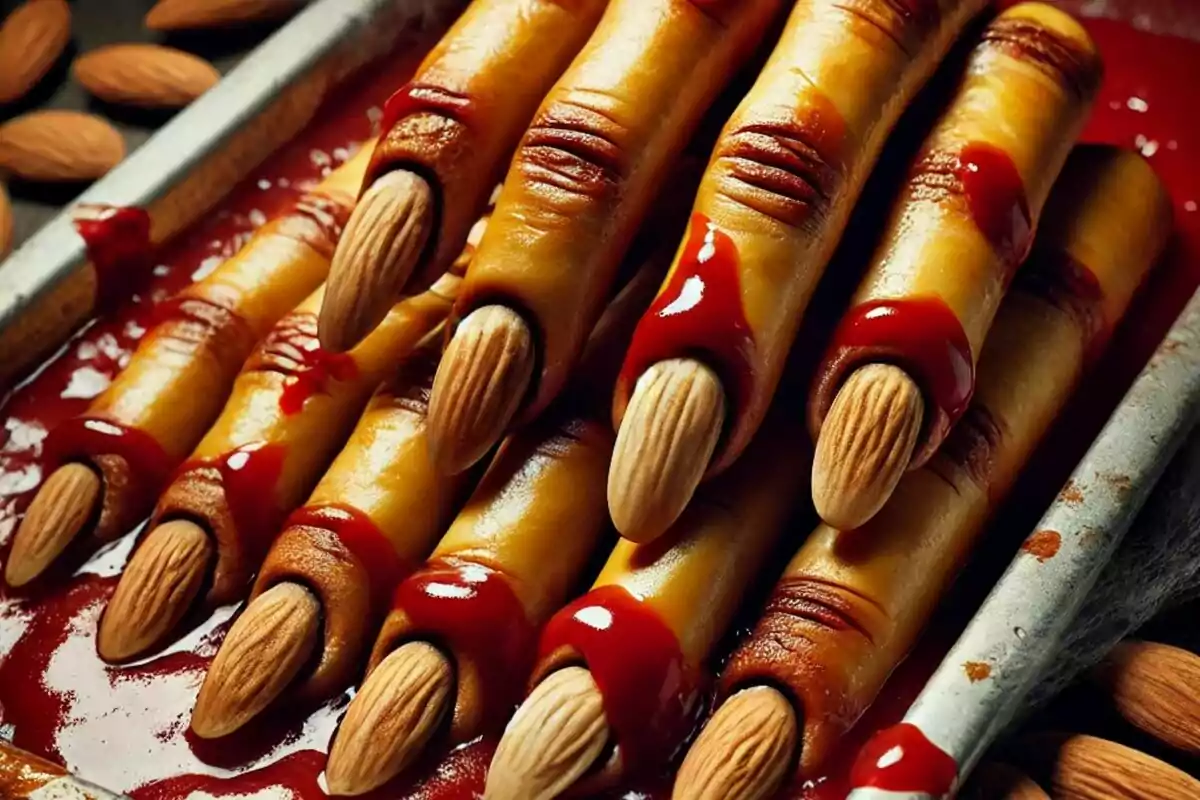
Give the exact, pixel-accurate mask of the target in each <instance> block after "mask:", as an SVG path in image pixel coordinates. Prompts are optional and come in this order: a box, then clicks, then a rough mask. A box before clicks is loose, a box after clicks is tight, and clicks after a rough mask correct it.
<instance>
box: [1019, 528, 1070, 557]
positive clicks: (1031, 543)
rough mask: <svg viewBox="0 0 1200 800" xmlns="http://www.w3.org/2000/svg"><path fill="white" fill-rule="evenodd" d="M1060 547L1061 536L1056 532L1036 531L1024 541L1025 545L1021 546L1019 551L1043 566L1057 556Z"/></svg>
mask: <svg viewBox="0 0 1200 800" xmlns="http://www.w3.org/2000/svg"><path fill="white" fill-rule="evenodd" d="M1060 547H1062V534H1060V533H1059V532H1058V531H1038V532H1037V533H1035V534H1033V535H1032V536H1030V537H1029V538H1028V539H1026V540H1025V543H1024V544H1023V545H1021V550H1022V552H1025V553H1028V554H1029V555H1031V556H1033V557H1034V558H1036V559H1037V560H1038V561H1040V562H1041V563H1043V564H1045V563H1046V562H1047V561H1049V560H1050V559H1052V558H1054V557H1055V556H1056V555H1058V549H1059V548H1060Z"/></svg>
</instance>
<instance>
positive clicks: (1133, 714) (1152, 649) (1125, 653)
mask: <svg viewBox="0 0 1200 800" xmlns="http://www.w3.org/2000/svg"><path fill="white" fill-rule="evenodd" d="M1093 676H1094V679H1095V680H1096V681H1097V683H1099V684H1100V685H1101V686H1102V687H1104V688H1105V689H1107V690H1108V691H1109V692H1111V695H1112V703H1113V705H1114V706H1115V707H1116V709H1117V712H1118V713H1120V715H1121V716H1123V717H1124V718H1125V719H1126V720H1128V721H1129V722H1130V724H1132V725H1134V726H1135V727H1137V728H1140V729H1141V730H1143V731H1145V732H1146V733H1148V734H1150V735H1151V736H1153V737H1154V738H1155V739H1158V740H1159V741H1162V742H1165V743H1167V744H1169V745H1170V746H1171V747H1174V748H1175V749H1177V750H1181V751H1183V752H1185V753H1188V754H1189V755H1192V756H1198V755H1200V698H1198V697H1197V696H1196V687H1197V686H1200V656H1196V655H1193V654H1192V653H1189V652H1188V651H1187V650H1182V649H1180V648H1178V647H1172V646H1170V645H1166V644H1159V643H1157V642H1143V641H1137V640H1126V641H1124V642H1122V643H1121V644H1119V645H1117V646H1116V647H1115V648H1114V649H1113V651H1112V652H1111V653H1109V655H1108V657H1107V658H1106V659H1105V660H1104V661H1103V662H1101V664H1100V665H1099V666H1097V667H1096V669H1095V670H1094V672H1093Z"/></svg>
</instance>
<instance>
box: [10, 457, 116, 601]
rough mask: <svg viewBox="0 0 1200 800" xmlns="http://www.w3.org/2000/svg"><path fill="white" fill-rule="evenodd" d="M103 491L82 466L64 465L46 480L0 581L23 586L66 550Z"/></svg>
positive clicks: (95, 476) (97, 479)
mask: <svg viewBox="0 0 1200 800" xmlns="http://www.w3.org/2000/svg"><path fill="white" fill-rule="evenodd" d="M102 489H103V486H102V483H101V481H100V476H99V475H98V474H96V471H95V470H94V469H92V468H91V467H89V466H88V465H86V464H64V465H62V466H61V467H59V468H58V469H56V470H55V471H54V472H52V473H50V477H48V478H46V482H45V483H43V484H42V488H41V489H39V490H38V493H37V495H35V496H34V498H33V502H32V503H30V504H29V510H28V511H26V512H25V518H24V519H23V520H21V524H20V526H19V527H18V528H17V535H16V537H15V538H14V539H13V548H12V550H11V551H10V552H9V554H8V565H7V566H6V568H5V572H4V579H5V580H7V581H8V585H9V586H24V585H25V584H27V583H29V582H30V581H32V580H33V579H34V578H36V577H37V576H39V575H41V574H42V572H44V571H45V569H46V567H48V566H50V564H51V562H53V561H54V559H56V558H58V556H59V555H60V554H61V553H62V551H63V550H66V549H67V545H69V544H70V543H71V541H72V540H73V539H74V538H75V537H76V536H78V535H79V532H80V531H81V530H83V527H84V526H85V525H87V523H88V521H89V520H90V519H91V518H92V516H93V515H94V514H95V513H96V507H97V505H98V504H99V502H100V493H101V491H102Z"/></svg>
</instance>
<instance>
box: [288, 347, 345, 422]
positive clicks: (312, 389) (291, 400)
mask: <svg viewBox="0 0 1200 800" xmlns="http://www.w3.org/2000/svg"><path fill="white" fill-rule="evenodd" d="M301 352H302V353H303V356H304V362H303V363H302V364H300V365H299V367H298V369H297V371H296V374H295V375H293V376H292V377H291V378H289V379H288V382H287V384H286V385H285V386H284V387H283V393H282V394H280V395H279V409H280V410H281V411H282V412H283V413H284V414H287V415H289V416H290V415H292V414H299V413H300V411H301V409H303V408H304V401H305V400H307V399H308V398H310V397H312V396H313V395H315V394H323V393H325V392H327V391H328V386H329V383H330V381H352V380H354V379H355V378H357V377H358V365H357V364H355V363H354V357H353V356H352V355H350V354H349V353H330V352H329V351H328V350H325V349H323V348H322V347H321V346H320V344H318V343H317V342H316V341H312V342H309V343H308V345H307V346H306V348H305V349H304V350H302V351H301Z"/></svg>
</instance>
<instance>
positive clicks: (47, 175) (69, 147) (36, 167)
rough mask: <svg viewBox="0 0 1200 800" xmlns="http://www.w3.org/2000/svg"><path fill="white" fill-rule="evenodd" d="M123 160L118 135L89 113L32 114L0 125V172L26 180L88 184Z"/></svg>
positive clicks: (121, 143) (54, 112) (123, 143)
mask: <svg viewBox="0 0 1200 800" xmlns="http://www.w3.org/2000/svg"><path fill="white" fill-rule="evenodd" d="M124 157H125V140H124V139H122V138H121V134H120V133H119V132H118V131H117V129H116V128H114V127H113V126H112V125H110V124H108V123H107V122H106V121H104V120H103V119H101V118H100V117H97V116H94V115H92V114H83V113H80V112H78V111H61V110H53V111H35V112H33V113H30V114H25V115H22V116H20V117H17V118H16V119H13V120H9V121H8V122H6V123H5V124H4V125H0V172H8V173H11V174H13V175H16V176H17V177H19V178H24V179H25V180H30V181H83V180H93V179H95V178H99V177H100V176H101V175H103V174H104V173H106V172H108V171H109V170H110V169H112V168H113V167H115V166H116V165H117V164H118V163H120V161H121V159H123V158H124Z"/></svg>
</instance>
